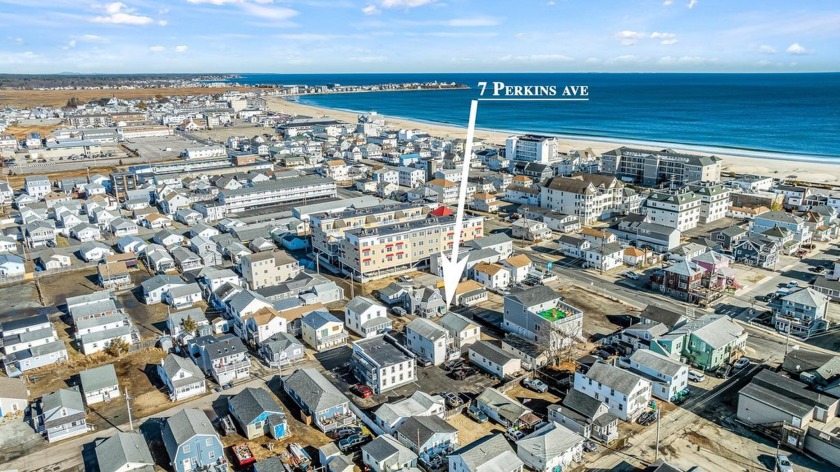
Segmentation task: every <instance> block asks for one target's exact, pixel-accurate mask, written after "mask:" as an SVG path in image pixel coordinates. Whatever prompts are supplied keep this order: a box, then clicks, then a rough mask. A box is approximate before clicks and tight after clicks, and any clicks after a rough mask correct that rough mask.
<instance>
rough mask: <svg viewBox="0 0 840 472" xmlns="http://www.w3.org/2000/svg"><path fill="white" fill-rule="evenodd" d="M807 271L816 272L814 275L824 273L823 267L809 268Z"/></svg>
mask: <svg viewBox="0 0 840 472" xmlns="http://www.w3.org/2000/svg"><path fill="white" fill-rule="evenodd" d="M809 270H810V271H811V272H816V273H818V274H822V273H823V272H825V266H816V267H811V268H810V269H809Z"/></svg>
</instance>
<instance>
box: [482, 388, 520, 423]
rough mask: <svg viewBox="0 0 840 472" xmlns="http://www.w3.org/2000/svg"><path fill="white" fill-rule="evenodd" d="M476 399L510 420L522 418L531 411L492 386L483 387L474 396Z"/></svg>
mask: <svg viewBox="0 0 840 472" xmlns="http://www.w3.org/2000/svg"><path fill="white" fill-rule="evenodd" d="M476 401H477V402H480V403H483V404H484V405H486V406H487V407H488V408H490V409H491V410H493V411H495V412H497V413H498V415H499V416H501V417H502V418H505V419H507V420H508V421H510V422H514V421H516V420H518V419H519V418H522V416H523V415H525V414H528V413H531V409H530V408H528V407H526V406H525V405H523V404H521V403H519V402H518V401H516V400H514V399H513V398H510V397H509V396H507V395H505V394H504V393H502V392H500V391H498V390H496V389H495V388H492V387H488V388H485V389H484V391H483V392H481V395H479V396H478V397H477V398H476Z"/></svg>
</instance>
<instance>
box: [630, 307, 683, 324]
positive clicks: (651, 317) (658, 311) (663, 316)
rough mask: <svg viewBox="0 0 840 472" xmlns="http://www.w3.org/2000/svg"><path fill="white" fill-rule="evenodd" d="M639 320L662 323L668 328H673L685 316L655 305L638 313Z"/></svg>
mask: <svg viewBox="0 0 840 472" xmlns="http://www.w3.org/2000/svg"><path fill="white" fill-rule="evenodd" d="M639 318H642V319H645V320H648V321H652V322H658V323H662V324H664V325H665V326H667V327H669V328H673V327H674V326H676V325H677V324H679V323H680V322H681V321H682V320H683V318H685V314H684V313H678V312H676V311H673V310H670V309H668V308H663V307H659V306H656V305H648V306H646V307H645V309H644V310H642V311H641V313H639Z"/></svg>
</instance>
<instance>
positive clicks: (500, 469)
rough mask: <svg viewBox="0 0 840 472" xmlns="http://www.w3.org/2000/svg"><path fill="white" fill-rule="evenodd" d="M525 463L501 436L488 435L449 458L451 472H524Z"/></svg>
mask: <svg viewBox="0 0 840 472" xmlns="http://www.w3.org/2000/svg"><path fill="white" fill-rule="evenodd" d="M524 465H525V464H524V463H523V462H522V460H521V459H520V458H519V457H518V456H517V455H516V453H515V452H514V451H513V448H512V447H510V444H509V443H508V442H507V440H506V439H505V437H504V436H503V435H501V434H493V435H487V436H484V437H483V438H481V439H479V440H477V441H473V442H472V443H470V444H468V445H466V446H464V447H462V448H461V449H458V451H456V453H454V454H452V455H450V456H449V469H448V470H449V471H450V472H485V471H493V472H522V470H523V467H524Z"/></svg>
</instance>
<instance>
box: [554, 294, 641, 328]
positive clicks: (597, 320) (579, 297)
mask: <svg viewBox="0 0 840 472" xmlns="http://www.w3.org/2000/svg"><path fill="white" fill-rule="evenodd" d="M557 291H558V292H559V293H560V294H561V295H563V296H564V297H566V299H565V300H564V301H565V302H566V303H569V304H571V305H572V306H575V307H577V308H580V309H581V310H583V333H584V334H585V335H586V336H587V337H588V338H590V339H591V338H593V336H594V337H598V336H599V335H601V336H602V335H606V334H610V333H613V332H614V331H615V330H616V329H618V328H619V327H620V326H619V325H618V324H616V323H617V322H618V321H619V320H620V317H621V315H624V314H626V313H627V312H628V311H629V309H630V308H631V307H630V306H628V305H624V304H622V303H619V302H614V301H612V300H610V299H608V298H606V297H603V296H601V295H598V294H596V293H593V292H590V291H588V290H584V289H582V288H580V287H577V286H574V285H566V286H563V287H560V288H558V289H557Z"/></svg>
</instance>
